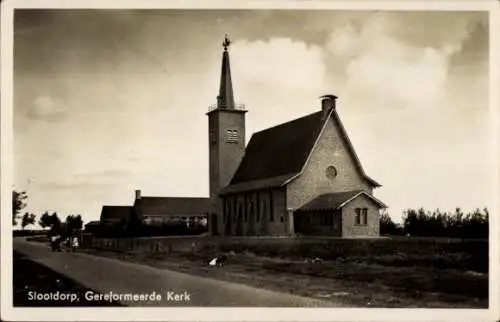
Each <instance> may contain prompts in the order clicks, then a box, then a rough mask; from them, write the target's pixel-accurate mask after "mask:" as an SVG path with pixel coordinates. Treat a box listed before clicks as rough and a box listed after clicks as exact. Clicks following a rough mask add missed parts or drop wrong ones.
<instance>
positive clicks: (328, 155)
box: [287, 118, 372, 209]
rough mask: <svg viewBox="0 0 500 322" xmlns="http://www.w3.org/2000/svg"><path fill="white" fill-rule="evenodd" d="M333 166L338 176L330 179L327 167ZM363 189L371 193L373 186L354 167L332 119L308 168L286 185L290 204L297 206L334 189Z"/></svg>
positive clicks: (313, 152)
mask: <svg viewBox="0 0 500 322" xmlns="http://www.w3.org/2000/svg"><path fill="white" fill-rule="evenodd" d="M330 165H333V166H334V167H335V168H336V169H337V177H336V178H335V179H333V180H330V179H328V178H327V177H326V175H325V169H326V167H328V166H330ZM358 189H363V190H366V191H368V192H370V193H371V191H372V188H371V186H370V185H369V184H368V183H367V182H366V180H364V179H363V178H362V177H361V175H360V173H359V171H358V170H357V169H356V167H355V163H354V160H353V158H352V157H351V155H350V154H349V153H348V150H347V145H346V143H345V142H344V140H343V139H342V138H341V132H340V130H339V129H338V127H337V126H336V124H334V120H333V119H332V118H330V120H329V121H328V122H327V124H326V127H325V129H324V131H323V133H322V135H321V137H320V139H319V141H318V143H317V145H316V147H315V148H314V150H313V151H312V154H311V156H310V159H309V163H308V164H307V166H306V169H305V171H304V172H303V173H302V175H301V176H299V177H298V178H297V179H295V180H294V181H292V182H291V183H290V184H289V185H288V186H287V203H288V207H290V208H293V209H297V208H300V207H301V206H302V205H304V204H305V203H307V202H309V201H311V200H312V199H314V198H315V197H317V196H319V195H321V194H324V193H332V192H341V191H349V190H358Z"/></svg>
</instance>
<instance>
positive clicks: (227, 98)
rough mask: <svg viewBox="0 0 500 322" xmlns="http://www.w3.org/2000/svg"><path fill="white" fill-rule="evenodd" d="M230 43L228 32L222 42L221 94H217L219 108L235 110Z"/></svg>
mask: <svg viewBox="0 0 500 322" xmlns="http://www.w3.org/2000/svg"><path fill="white" fill-rule="evenodd" d="M230 44H231V41H230V40H229V38H228V37H227V34H226V36H225V38H224V42H223V43H222V46H223V47H224V52H223V53H222V70H221V75H220V89H219V96H217V108H221V109H229V110H234V109H235V104H234V96H233V83H232V82H231V68H230V66H229V52H228V47H229V45H230Z"/></svg>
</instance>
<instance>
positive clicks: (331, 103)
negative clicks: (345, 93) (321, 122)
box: [320, 95, 337, 117]
mask: <svg viewBox="0 0 500 322" xmlns="http://www.w3.org/2000/svg"><path fill="white" fill-rule="evenodd" d="M320 99H321V110H322V111H323V117H326V116H327V115H328V113H330V111H331V110H332V109H335V103H336V99H337V96H335V95H323V96H321V97H320Z"/></svg>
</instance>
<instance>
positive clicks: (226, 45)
mask: <svg viewBox="0 0 500 322" xmlns="http://www.w3.org/2000/svg"><path fill="white" fill-rule="evenodd" d="M229 45H231V40H229V38H228V37H227V34H226V36H225V37H224V42H223V43H222V46H223V47H224V51H227V47H229Z"/></svg>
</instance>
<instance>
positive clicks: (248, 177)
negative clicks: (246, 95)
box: [219, 109, 380, 195]
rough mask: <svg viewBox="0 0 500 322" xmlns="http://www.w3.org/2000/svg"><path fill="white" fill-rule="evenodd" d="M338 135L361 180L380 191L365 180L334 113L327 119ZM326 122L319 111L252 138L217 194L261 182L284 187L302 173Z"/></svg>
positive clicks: (369, 180)
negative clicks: (229, 177) (233, 171)
mask: <svg viewBox="0 0 500 322" xmlns="http://www.w3.org/2000/svg"><path fill="white" fill-rule="evenodd" d="M329 116H330V117H331V118H332V119H333V122H335V124H336V126H337V127H338V128H339V130H340V132H341V137H342V138H343V139H344V141H345V143H346V147H347V150H348V153H350V155H351V156H352V158H353V161H354V163H355V166H356V168H357V169H358V171H359V172H360V174H361V176H362V177H363V178H365V180H367V181H368V182H369V183H370V184H371V185H372V186H374V187H380V184H379V183H377V182H376V181H375V180H373V179H372V178H370V177H368V176H367V175H366V173H365V172H364V170H363V167H362V166H361V162H360V161H359V158H358V156H357V155H356V152H355V151H354V147H353V145H352V143H351V141H350V140H349V137H348V135H347V132H346V130H345V128H344V126H343V125H342V122H341V121H340V118H339V116H338V114H337V112H336V110H335V109H332V112H330V115H329ZM326 119H327V118H323V112H322V111H319V112H316V113H312V114H309V115H306V116H304V117H301V118H298V119H295V120H292V121H289V122H286V123H283V124H280V125H277V126H274V127H271V128H269V129H266V130H263V131H260V132H257V133H255V134H254V135H252V138H251V139H250V142H249V143H248V146H247V148H246V152H245V155H244V157H243V160H242V161H241V163H240V165H239V167H238V169H237V170H236V172H235V174H234V176H233V178H232V180H231V182H230V184H229V185H228V186H227V187H225V188H223V189H222V190H221V191H220V192H219V193H220V194H222V195H224V194H228V193H235V192H240V191H248V190H255V189H262V188H270V187H271V186H267V187H266V186H265V185H264V183H265V182H269V183H270V184H271V183H272V184H274V185H276V184H277V183H278V181H279V180H281V179H282V178H284V177H286V176H288V177H287V178H285V179H284V180H283V182H280V183H279V184H278V186H280V185H285V184H288V183H289V182H291V181H292V180H293V179H295V178H296V177H298V176H299V175H300V174H301V173H302V172H303V171H304V169H305V166H306V164H307V161H308V159H309V156H310V155H311V153H312V151H313V149H314V146H315V145H316V142H317V140H318V139H319V136H320V134H321V131H322V130H323V128H324V126H325V124H326Z"/></svg>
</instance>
